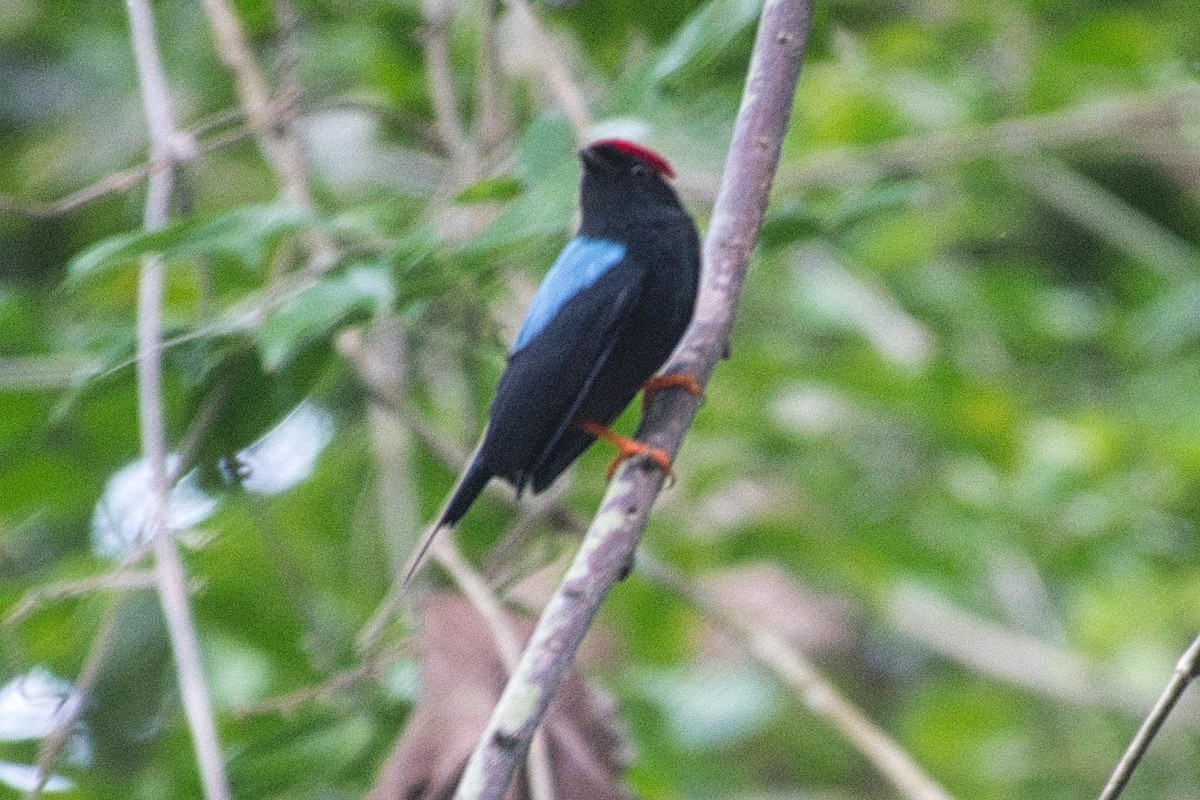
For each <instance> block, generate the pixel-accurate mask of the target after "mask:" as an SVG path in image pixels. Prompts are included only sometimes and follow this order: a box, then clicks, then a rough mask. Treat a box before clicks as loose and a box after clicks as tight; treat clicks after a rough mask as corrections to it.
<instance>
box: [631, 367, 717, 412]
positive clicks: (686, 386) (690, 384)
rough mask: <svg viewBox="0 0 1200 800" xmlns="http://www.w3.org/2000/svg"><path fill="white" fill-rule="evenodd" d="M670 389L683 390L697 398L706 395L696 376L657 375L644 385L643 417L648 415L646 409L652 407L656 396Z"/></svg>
mask: <svg viewBox="0 0 1200 800" xmlns="http://www.w3.org/2000/svg"><path fill="white" fill-rule="evenodd" d="M668 389H682V390H683V391H685V392H687V393H688V394H690V395H693V396H695V397H699V396H700V395H702V394H704V389H703V388H701V386H700V381H698V380H696V376H695V375H655V376H654V377H653V378H651V379H650V380H648V381H646V382H645V383H643V384H642V416H645V415H646V409H647V408H649V407H650V401H651V400H653V399H654V395H656V394H658V393H659V392H665V391H666V390H668Z"/></svg>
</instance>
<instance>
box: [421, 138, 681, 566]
mask: <svg viewBox="0 0 1200 800" xmlns="http://www.w3.org/2000/svg"><path fill="white" fill-rule="evenodd" d="M579 157H580V160H581V161H582V163H583V180H582V183H581V184H580V190H579V205H580V210H581V212H582V221H581V223H580V226H579V232H578V233H577V234H576V235H575V237H574V238H573V239H571V241H570V242H568V243H567V245H566V247H564V248H563V251H562V253H560V254H559V256H558V259H557V260H556V261H555V262H554V265H553V266H552V267H551V268H550V272H549V273H547V275H546V277H545V279H544V280H543V281H542V284H541V286H540V287H539V288H538V290H537V293H536V294H535V295H534V298H533V302H532V303H531V304H530V306H529V310H528V311H527V312H526V314H525V319H524V322H522V324H521V327H520V330H519V332H518V333H517V339H516V341H515V342H514V343H513V345H512V348H511V349H510V350H509V353H508V366H507V367H506V369H505V370H504V374H503V375H502V376H501V377H500V383H499V384H498V385H497V387H496V394H495V396H494V398H493V399H492V403H491V406H490V407H489V410H488V418H489V421H488V425H487V428H486V430H485V431H484V434H483V440H482V441H481V443H480V445H479V447H478V448H477V449H476V451H475V454H474V455H473V457H472V459H471V462H470V465H469V466H468V467H467V469H466V471H465V472H464V473H463V476H462V478H460V480H459V482H458V485H457V486H456V487H455V489H454V491H453V493H452V494H451V496H450V499H449V500H448V501H447V503H446V506H445V508H444V510H443V511H442V513H441V515H440V517H439V518H438V520H437V522H436V524H435V525H434V526H433V528H431V529H430V530H429V532H428V533H427V534H426V539H425V541H423V542H422V544H421V546H420V548H419V549H418V551H417V553H416V554H415V555H414V557H413V559H412V560H411V562H410V566H409V569H408V573H407V575H406V580H407V577H409V576H411V574H412V573H413V572H414V571H415V570H416V567H417V566H418V565H419V563H420V561H421V558H422V556H423V555H424V553H425V551H426V549H427V548H428V547H429V544H430V543H431V542H432V539H433V537H434V536H435V535H436V534H437V532H438V531H439V530H441V529H442V528H447V527H452V526H453V525H455V524H456V523H457V522H458V521H459V520H460V519H462V517H463V515H464V514H466V513H467V509H468V508H470V507H471V504H472V503H473V502H474V501H475V498H477V497H478V496H479V493H480V492H482V491H483V488H484V486H486V485H487V482H488V481H489V480H491V479H492V478H493V477H500V478H504V479H505V480H507V481H508V482H509V483H511V484H512V485H513V486H514V487H516V489H517V492H518V494H519V493H520V492H521V491H523V490H524V489H525V488H527V487H529V488H532V490H533V492H534V493H537V492H540V491H542V490H543V489H545V488H546V487H547V486H549V485H550V484H551V483H552V482H553V481H554V479H555V478H557V477H558V476H559V475H560V474H562V472H563V471H564V470H565V469H566V468H567V467H568V466H570V465H571V463H572V462H573V461H574V460H575V459H576V458H578V457H579V456H580V454H581V453H583V451H584V450H586V449H587V448H588V447H589V446H591V444H592V443H593V442H594V441H595V440H596V439H597V438H604V439H607V440H609V441H611V442H612V443H614V444H616V445H617V447H618V451H619V453H620V455H618V458H617V461H616V462H614V465H613V467H614V468H615V467H616V465H617V464H618V463H620V461H621V460H622V459H625V458H628V457H630V456H633V455H639V454H642V453H645V454H646V455H647V456H648V457H650V458H651V459H652V460H653V461H654V462H655V463H656V464H658V465H659V466H660V467H661V468H662V469H663V470H669V468H670V459H669V458H668V456H667V454H666V453H664V452H663V451H661V450H658V449H656V448H651V447H649V446H647V445H645V444H642V443H640V442H637V441H634V440H632V439H628V438H626V437H623V436H620V435H618V434H615V433H613V432H612V431H611V430H609V427H608V426H609V425H611V424H612V422H613V420H615V419H616V418H617V417H618V416H619V415H620V413H621V412H622V411H623V410H624V409H625V407H626V406H628V405H629V403H630V401H632V400H633V398H634V396H635V395H636V394H637V392H638V390H639V389H641V388H643V385H645V388H646V391H647V392H651V391H658V390H661V389H665V388H683V389H685V390H688V391H691V392H693V393H698V392H699V391H700V390H699V387H698V386H697V384H696V381H695V378H693V377H691V376H684V375H667V376H659V377H658V378H655V379H653V380H650V379H651V376H653V375H654V373H655V372H656V371H657V370H658V369H659V368H660V367H661V366H662V365H663V363H664V362H665V361H666V360H667V357H668V356H670V354H671V351H672V350H674V349H675V345H676V344H678V342H679V339H680V338H681V337H682V336H683V333H684V331H685V330H686V328H687V326H688V324H689V323H690V322H691V319H692V311H693V308H694V306H695V301H696V290H697V286H698V284H699V277H700V239H699V235H698V234H697V232H696V225H695V223H693V222H692V218H691V217H690V216H688V213H687V212H686V211H685V210H684V208H683V206H682V205H681V204H680V202H679V198H678V196H676V194H675V191H674V189H672V188H671V186H670V184H669V183H668V182H667V181H668V179H669V178H673V177H675V173H674V171H673V170H672V169H671V165H670V164H669V163H667V161H666V159H664V158H663V157H662V156H660V155H658V154H657V153H655V152H654V151H652V150H649V149H647V148H645V147H643V146H641V145H638V144H635V143H633V142H629V141H625V140H623V139H606V140H603V141H598V142H595V143H593V144H591V145H589V146H587V147H585V148H584V149H582V150H581V151H580V152H579ZM648 381H649V382H648ZM610 474H611V470H610Z"/></svg>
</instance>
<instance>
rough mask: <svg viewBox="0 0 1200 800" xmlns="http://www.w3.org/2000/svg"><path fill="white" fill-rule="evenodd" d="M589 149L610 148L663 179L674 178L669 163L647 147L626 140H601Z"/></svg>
mask: <svg viewBox="0 0 1200 800" xmlns="http://www.w3.org/2000/svg"><path fill="white" fill-rule="evenodd" d="M591 147H611V148H612V149H613V150H617V151H619V152H622V153H624V154H625V155H627V156H631V157H633V158H636V159H637V160H638V161H641V162H642V163H643V164H645V165H646V166H647V167H649V168H650V169H652V170H654V171H655V172H657V173H658V174H659V175H662V176H663V177H665V178H674V177H675V170H674V169H672V168H671V163H670V162H669V161H667V160H666V159H665V158H663V157H662V156H660V155H659V154H658V153H656V152H654V151H653V150H651V149H650V148H649V147H643V146H642V145H640V144H637V143H636V142H631V141H629V140H628V139H601V140H600V141H598V142H592V144H591Z"/></svg>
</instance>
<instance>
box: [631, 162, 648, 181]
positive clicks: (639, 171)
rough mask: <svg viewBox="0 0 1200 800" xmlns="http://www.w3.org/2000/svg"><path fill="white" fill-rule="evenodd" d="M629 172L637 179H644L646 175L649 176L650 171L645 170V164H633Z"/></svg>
mask: <svg viewBox="0 0 1200 800" xmlns="http://www.w3.org/2000/svg"><path fill="white" fill-rule="evenodd" d="M630 172H632V173H633V174H634V175H636V176H637V177H639V178H642V177H645V176H646V175H649V174H650V170H648V169H647V168H646V165H645V164H634V165H633V169H631V170H630Z"/></svg>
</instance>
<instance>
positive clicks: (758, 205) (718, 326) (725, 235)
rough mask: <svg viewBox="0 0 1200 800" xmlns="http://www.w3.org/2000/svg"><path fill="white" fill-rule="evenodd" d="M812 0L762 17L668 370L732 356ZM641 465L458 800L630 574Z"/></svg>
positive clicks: (521, 752)
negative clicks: (687, 317) (691, 306)
mask: <svg viewBox="0 0 1200 800" xmlns="http://www.w3.org/2000/svg"><path fill="white" fill-rule="evenodd" d="M811 14H812V5H811V0H775V2H767V3H766V5H765V6H764V7H763V13H762V19H761V21H760V23H759V29H758V36H757V39H756V41H755V45H754V52H753V55H752V56H751V62H750V69H749V74H748V76H747V79H746V90H745V94H744V96H743V101H742V107H741V109H740V110H739V112H738V119H737V123H736V126H735V128H734V134H733V142H732V143H731V145H730V151H729V157H728V159H727V161H726V167H725V174H724V179H723V182H722V186H721V191H720V192H719V193H718V196H717V202H716V205H715V207H714V209H713V214H712V218H711V223H710V228H709V235H708V238H707V240H706V242H705V252H704V262H705V265H706V272H705V278H704V281H703V284H702V286H701V289H700V296H699V298H698V300H697V305H696V315H695V319H694V320H693V323H692V327H691V329H690V331H689V333H688V335H687V336H686V337H685V339H684V341H683V342H682V343H681V344H680V347H679V349H678V351H677V354H676V356H675V357H674V358H673V359H672V361H671V363H670V364H669V365H668V367H667V368H666V369H667V371H669V372H679V373H690V374H694V375H695V376H696V377H697V379H698V380H699V382H700V383H701V385H704V384H706V383H707V382H708V379H709V378H710V377H711V375H712V372H713V370H714V368H715V367H716V364H717V361H718V360H720V358H721V357H722V355H724V354H725V352H726V351H727V348H728V339H729V333H730V330H731V328H732V325H733V315H734V311H735V309H736V306H737V300H738V296H739V295H740V292H741V286H742V282H743V281H744V279H745V275H746V271H747V268H748V266H749V262H750V251H751V249H752V247H753V245H754V241H755V239H756V238H757V235H758V230H759V228H760V227H761V225H762V219H763V215H764V213H765V212H766V208H767V201H768V196H769V193H770V189H771V181H772V178H773V176H774V173H775V168H776V166H777V164H778V161H779V151H780V147H781V145H782V142H783V136H784V133H785V132H786V130H787V123H788V119H789V117H790V115H791V110H792V98H793V96H794V93H795V87H796V79H797V78H798V76H799V73H800V64H801V61H802V59H803V55H804V47H805V44H806V42H807V38H808V28H809V22H810V19H811ZM670 395H671V396H667V395H665V394H664V395H663V396H661V397H660V398H659V402H657V403H655V404H654V405H653V406H652V407H651V409H650V411H649V414H648V415H647V416H646V417H645V418H644V419H643V423H642V425H641V427H640V429H639V437H638V438H639V439H641V440H643V441H647V442H649V443H650V444H652V445H654V446H657V447H660V448H663V449H665V450H667V452H668V453H671V454H674V453H675V452H677V451H678V449H679V446H680V444H681V443H682V441H683V437H684V434H685V433H686V432H687V429H688V427H689V426H690V425H691V421H692V419H693V417H694V416H695V414H696V410H697V408H698V406H699V398H696V397H692V396H691V395H687V394H686V393H683V392H672V393H670ZM645 466H646V465H645V464H644V463H640V462H639V463H630V462H626V464H625V465H624V466H623V467H622V468H621V470H620V471H619V472H618V473H617V476H616V478H615V479H614V481H613V483H612V485H611V486H610V487H609V490H608V494H607V495H606V497H605V500H604V502H603V503H602V504H601V506H600V510H599V511H598V512H597V514H596V517H595V519H594V520H593V521H592V525H591V527H590V529H589V530H588V533H587V535H586V536H585V538H584V542H583V545H582V546H581V547H580V550H579V552H578V554H577V555H576V557H575V560H574V562H573V563H572V565H571V567H570V569H569V570H568V572H567V575H566V577H565V578H564V579H563V583H562V585H561V586H559V588H558V590H557V591H556V592H555V594H554V596H553V597H552V598H551V600H550V602H549V603H548V604H547V606H546V609H545V611H544V612H543V614H542V618H541V620H539V622H538V625H537V628H536V629H535V630H534V633H533V638H532V639H531V640H530V644H529V646H528V647H527V648H526V650H525V653H524V655H523V656H522V658H521V662H520V664H519V665H518V668H517V671H516V673H515V674H514V675H513V677H512V679H511V680H510V681H509V683H508V686H507V687H506V688H505V690H504V694H503V695H502V696H501V698H500V702H499V703H498V704H497V706H496V708H495V710H494V711H493V714H492V718H491V720H490V721H489V723H488V726H487V729H486V730H485V731H484V734H483V736H482V738H481V739H480V741H479V744H478V745H477V746H476V749H475V752H474V753H473V754H472V756H471V760H470V761H469V762H468V764H467V768H466V771H465V773H464V775H463V778H462V781H461V782H460V783H459V786H458V790H457V792H456V794H455V798H456V800H499V798H502V797H503V796H504V794H505V792H506V791H507V787H508V785H509V784H510V783H511V782H512V778H513V775H514V774H515V773H516V770H517V768H518V766H519V765H520V764H521V763H522V762H523V761H524V758H525V753H526V751H527V750H528V748H529V742H530V740H531V738H532V736H533V732H534V730H536V729H537V726H538V724H539V723H540V722H541V720H542V717H543V716H544V715H545V713H546V709H547V707H548V706H549V704H550V701H551V699H552V698H553V696H554V693H555V691H556V690H557V688H558V685H559V683H560V682H561V680H562V678H563V675H564V674H565V672H566V670H567V667H568V666H569V664H570V662H571V660H572V658H573V657H574V655H575V651H576V650H577V649H578V647H579V643H580V642H581V641H582V640H583V636H584V634H585V633H586V632H587V629H588V627H589V625H590V624H591V621H592V619H593V618H594V617H595V615H596V612H597V610H598V609H599V607H600V603H601V602H602V601H603V600H604V598H605V596H607V594H608V592H609V590H610V589H611V588H612V587H613V585H614V584H615V583H616V582H617V581H618V580H620V579H621V578H622V577H623V576H624V575H625V573H626V572H627V571H628V569H629V567H630V565H631V564H632V559H633V554H634V551H635V549H636V547H637V543H638V540H639V539H640V537H641V533H642V530H643V529H644V528H645V525H646V519H647V516H648V513H649V510H650V507H651V505H652V504H653V502H654V499H655V498H656V497H657V495H658V492H659V490H660V489H661V488H662V484H663V477H664V476H663V474H662V472H661V471H660V470H658V469H656V468H650V469H649V470H647V469H646V468H645Z"/></svg>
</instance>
